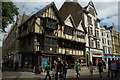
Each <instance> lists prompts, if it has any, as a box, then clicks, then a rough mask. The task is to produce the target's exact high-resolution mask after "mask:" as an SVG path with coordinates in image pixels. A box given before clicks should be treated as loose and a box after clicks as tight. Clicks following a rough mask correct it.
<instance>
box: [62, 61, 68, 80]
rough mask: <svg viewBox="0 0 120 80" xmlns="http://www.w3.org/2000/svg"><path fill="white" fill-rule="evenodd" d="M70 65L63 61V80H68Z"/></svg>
mask: <svg viewBox="0 0 120 80" xmlns="http://www.w3.org/2000/svg"><path fill="white" fill-rule="evenodd" d="M67 69H68V64H67V62H65V61H63V71H62V72H63V79H64V80H66V74H67Z"/></svg>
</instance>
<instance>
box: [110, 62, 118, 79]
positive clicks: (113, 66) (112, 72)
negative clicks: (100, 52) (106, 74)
mask: <svg viewBox="0 0 120 80" xmlns="http://www.w3.org/2000/svg"><path fill="white" fill-rule="evenodd" d="M110 68H111V78H113V77H115V78H116V72H115V71H116V69H117V65H116V62H115V61H112V63H111V65H110Z"/></svg>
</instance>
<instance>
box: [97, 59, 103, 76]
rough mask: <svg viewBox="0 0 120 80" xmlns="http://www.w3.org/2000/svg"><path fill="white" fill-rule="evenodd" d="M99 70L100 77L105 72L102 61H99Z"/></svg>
mask: <svg viewBox="0 0 120 80" xmlns="http://www.w3.org/2000/svg"><path fill="white" fill-rule="evenodd" d="M98 70H99V75H100V78H102V72H103V63H102V61H99V62H98Z"/></svg>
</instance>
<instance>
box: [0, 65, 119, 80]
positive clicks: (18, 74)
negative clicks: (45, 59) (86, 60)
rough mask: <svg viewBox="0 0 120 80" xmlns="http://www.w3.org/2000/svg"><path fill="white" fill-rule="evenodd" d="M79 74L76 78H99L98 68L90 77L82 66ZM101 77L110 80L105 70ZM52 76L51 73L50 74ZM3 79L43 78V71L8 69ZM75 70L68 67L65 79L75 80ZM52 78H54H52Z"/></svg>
mask: <svg viewBox="0 0 120 80" xmlns="http://www.w3.org/2000/svg"><path fill="white" fill-rule="evenodd" d="M80 73H81V75H80V77H79V79H78V80H98V79H100V78H99V73H98V70H97V69H96V70H94V76H93V77H91V76H90V75H89V74H90V73H89V70H88V68H87V67H84V68H82V70H81V72H80ZM102 75H103V78H102V80H103V79H105V80H110V79H111V78H108V77H107V73H106V71H104V72H103V73H102ZM51 76H52V75H51ZM2 77H3V80H7V79H8V80H16V79H17V80H21V79H23V80H24V79H26V80H28V79H29V80H43V79H44V77H45V73H42V74H41V75H35V74H34V73H32V72H10V71H5V72H3V74H2ZM75 77H76V72H75V70H74V69H69V70H68V73H67V80H77V79H76V78H75ZM52 80H54V79H52ZM114 80H120V77H119V78H116V79H114Z"/></svg>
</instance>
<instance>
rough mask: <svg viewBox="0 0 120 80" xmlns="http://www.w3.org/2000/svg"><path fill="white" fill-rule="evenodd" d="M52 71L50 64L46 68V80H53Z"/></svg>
mask: <svg viewBox="0 0 120 80" xmlns="http://www.w3.org/2000/svg"><path fill="white" fill-rule="evenodd" d="M50 70H51V67H50V64H49V63H48V64H47V65H46V66H45V71H46V72H47V74H46V76H45V79H44V80H46V79H47V77H49V80H51V77H50Z"/></svg>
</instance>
